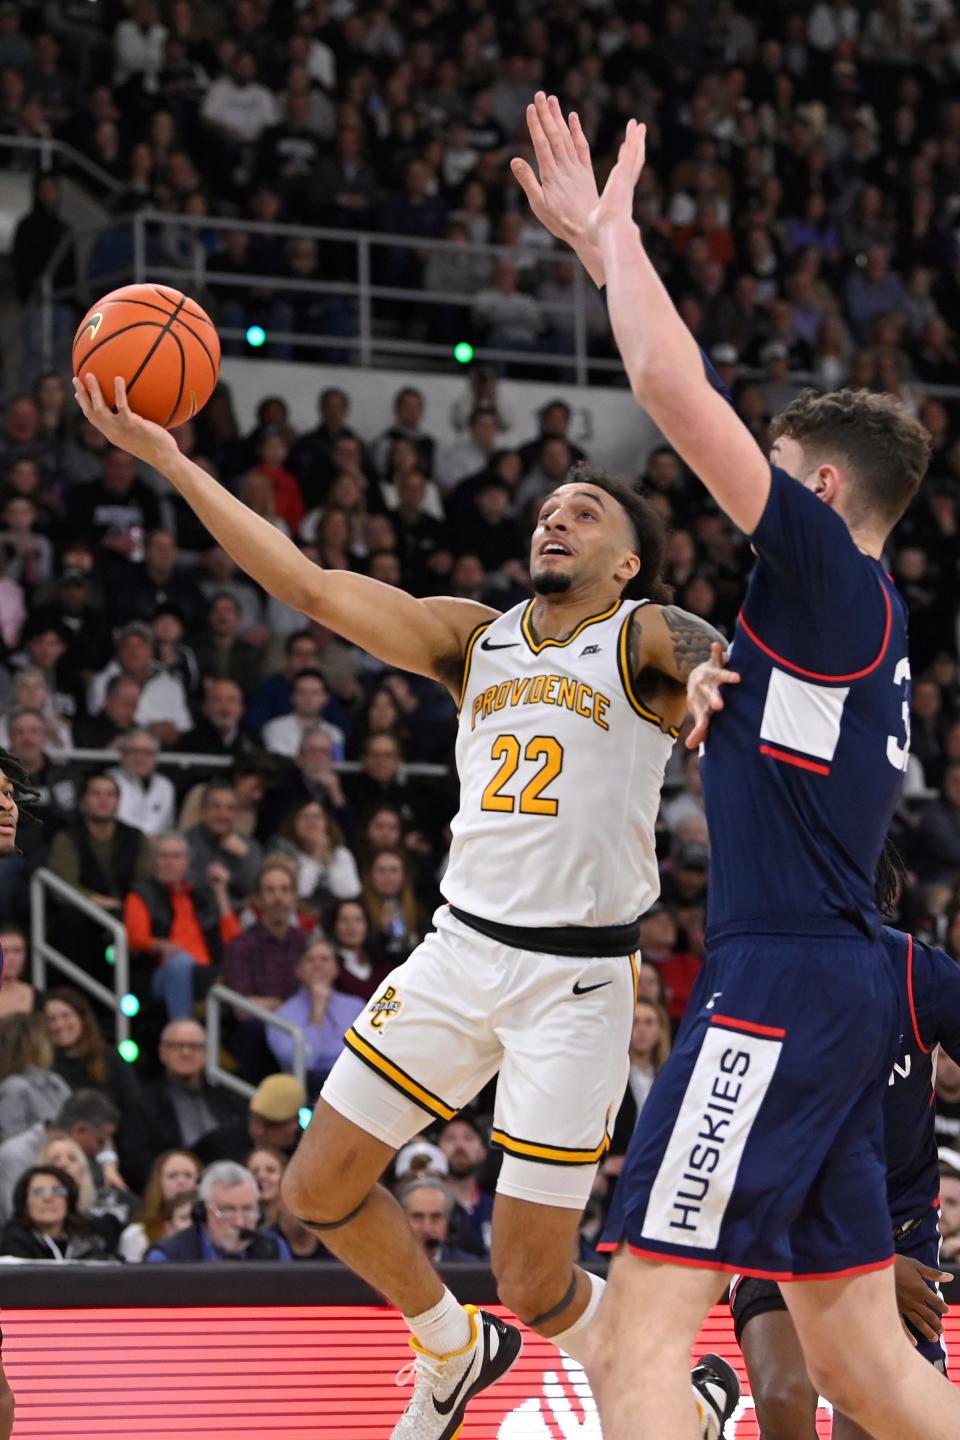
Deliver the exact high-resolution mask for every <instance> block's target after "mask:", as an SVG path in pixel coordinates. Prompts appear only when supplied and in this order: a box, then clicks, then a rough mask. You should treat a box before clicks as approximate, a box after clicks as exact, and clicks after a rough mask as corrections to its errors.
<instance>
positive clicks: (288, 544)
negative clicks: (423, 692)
mask: <svg viewBox="0 0 960 1440" xmlns="http://www.w3.org/2000/svg"><path fill="white" fill-rule="evenodd" d="M74 389H75V391H76V396H77V400H78V402H79V404H80V408H81V409H82V410H83V413H84V415H85V416H86V417H87V419H88V420H89V421H90V423H91V424H92V425H95V426H96V427H97V429H98V430H100V431H102V433H103V434H104V435H105V436H106V437H107V439H108V440H109V441H110V442H111V444H113V445H117V446H119V447H120V448H121V449H123V450H128V451H129V452H130V453H131V454H132V455H136V456H137V457H138V458H139V459H141V460H144V461H145V462H146V463H147V464H148V465H152V466H153V468H154V469H155V470H158V471H159V472H160V474H161V475H164V476H166V478H167V479H168V480H169V481H170V483H171V485H173V486H174V487H175V488H176V489H177V490H178V491H179V492H180V494H181V495H182V496H183V498H184V499H185V500H186V501H187V503H188V505H189V506H190V507H191V509H192V510H193V511H194V512H195V513H196V515H197V516H198V518H199V519H200V520H201V521H202V522H203V524H204V525H205V526H206V527H207V529H208V530H209V531H210V534H211V535H212V536H213V537H214V539H215V540H216V541H217V542H218V544H220V545H222V546H223V548H224V550H226V551H227V553H228V554H229V555H230V556H231V557H232V558H233V560H235V561H236V563H237V565H239V566H240V568H241V569H242V570H244V571H245V572H246V574H248V575H250V576H251V577H252V578H253V579H254V580H256V581H257V583H258V584H260V585H262V586H263V588H264V589H265V590H267V591H268V592H269V593H270V594H271V595H275V596H276V598H277V599H278V600H282V601H283V602H284V603H285V604H287V605H289V606H291V607H292V608H293V609H294V610H299V611H301V612H302V613H303V614H304V615H307V616H309V617H310V619H312V620H317V621H319V622H320V623H321V624H322V625H326V626H327V627H328V628H329V629H330V630H334V631H335V632H336V633H337V634H338V635H342V636H343V638H344V639H345V640H349V641H351V642H352V643H353V644H354V645H359V646H360V647H361V648H362V649H364V650H367V651H369V652H370V654H371V655H376V656H377V658H378V659H380V660H383V661H384V662H385V664H387V665H395V666H396V667H397V668H398V669H401V670H412V671H414V672H415V673H416V674H418V675H427V676H429V677H430V678H431V679H434V680H439V681H440V682H441V683H442V684H444V685H446V686H447V688H448V689H449V690H450V691H451V692H452V693H453V694H454V695H456V694H457V693H458V691H459V687H460V679H461V673H462V668H463V656H464V653H465V651H466V646H467V641H468V639H469V636H470V634H471V632H472V631H473V630H474V629H475V628H476V626H477V625H479V624H481V623H482V622H483V621H484V620H490V619H492V618H494V617H495V616H496V613H497V612H496V611H495V610H490V609H488V607H487V606H485V605H478V604H476V603H475V602H473V601H470V600H455V599H428V600H417V599H415V598H414V597H413V596H412V595H408V594H407V593H406V592H405V591H403V590H398V589H395V588H394V587H392V586H390V585H383V584H381V583H380V582H379V581H377V580H370V579H368V578H367V577H366V576H364V575H353V574H350V573H348V572H345V571H342V570H323V569H321V567H320V566H319V565H315V564H314V563H313V561H311V560H309V559H308V558H307V557H306V556H305V555H304V554H302V552H301V551H300V550H298V549H297V547H296V545H294V544H293V542H292V541H291V540H290V539H289V538H288V537H287V536H286V535H283V534H281V533H280V531H279V530H277V529H276V527H275V526H273V525H271V524H270V522H269V521H267V520H264V519H263V518H262V516H259V515H256V514H254V512H253V511H252V510H249V509H248V508H247V507H246V505H244V504H243V503H242V501H240V500H238V499H237V498H236V496H234V495H231V494H230V492H229V491H228V490H226V489H224V487H223V486H222V485H220V484H219V482H218V481H217V480H215V479H214V478H213V477H212V476H211V475H208V474H207V473H206V471H205V470H201V469H200V467H199V465H195V464H194V463H193V461H192V460H188V459H187V458H186V456H185V455H181V453H180V451H179V450H178V448H177V444H176V441H175V440H174V438H173V436H172V435H170V434H169V433H168V432H167V431H166V430H163V429H161V427H160V426H159V425H154V424H152V423H151V422H150V421H149V420H144V419H143V418H142V417H141V416H139V415H135V414H134V413H133V411H131V410H130V408H129V406H128V404H127V398H126V391H125V387H124V384H123V381H122V380H119V379H118V380H117V382H116V398H117V410H116V413H114V412H113V411H111V410H110V409H109V407H108V406H107V405H106V404H105V402H104V399H103V396H102V395H101V393H100V387H99V386H98V385H97V382H96V380H95V378H94V377H93V376H92V375H88V376H86V377H84V379H83V380H81V379H75V380H74Z"/></svg>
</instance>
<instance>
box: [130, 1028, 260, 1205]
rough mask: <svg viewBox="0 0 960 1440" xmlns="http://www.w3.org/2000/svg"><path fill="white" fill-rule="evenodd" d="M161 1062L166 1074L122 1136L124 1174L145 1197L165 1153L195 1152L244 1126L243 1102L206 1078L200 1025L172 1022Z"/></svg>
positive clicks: (144, 1098)
mask: <svg viewBox="0 0 960 1440" xmlns="http://www.w3.org/2000/svg"><path fill="white" fill-rule="evenodd" d="M160 1062H161V1064H162V1065H163V1074H162V1075H161V1076H160V1079H159V1080H155V1081H154V1082H153V1083H152V1084H151V1085H147V1086H145V1087H144V1090H143V1096H142V1099H141V1102H140V1105H139V1106H138V1107H137V1111H136V1114H135V1116H134V1117H133V1119H132V1120H131V1122H130V1124H129V1125H125V1126H124V1133H123V1135H122V1136H121V1142H122V1143H121V1146H120V1148H121V1150H122V1152H123V1158H124V1174H125V1175H126V1176H127V1178H128V1179H129V1181H130V1184H131V1185H132V1186H133V1188H134V1189H135V1190H138V1191H141V1192H142V1190H143V1186H144V1185H145V1184H146V1180H147V1176H148V1175H149V1173H150V1166H151V1165H152V1164H153V1161H154V1159H155V1157H156V1156H157V1155H159V1154H161V1152H162V1151H164V1150H193V1149H194V1148H195V1146H196V1144H197V1142H198V1141H199V1140H201V1139H202V1138H203V1136H204V1135H206V1134H208V1133H209V1132H210V1131H211V1130H216V1129H218V1128H219V1127H220V1126H222V1125H228V1124H230V1123H231V1122H234V1121H243V1119H244V1117H245V1115H246V1106H245V1105H244V1102H243V1099H242V1098H241V1097H240V1096H238V1095H235V1094H234V1093H233V1091H232V1090H228V1089H227V1087H226V1086H225V1085H215V1084H213V1083H212V1082H211V1081H210V1080H208V1079H207V1077H206V1075H205V1074H204V1071H205V1069H206V1063H207V1047H206V1035H205V1032H204V1029H203V1026H202V1025H199V1024H198V1023H197V1022H196V1020H171V1021H170V1023H169V1024H168V1025H166V1026H165V1027H164V1029H163V1031H162V1032H161V1035H160Z"/></svg>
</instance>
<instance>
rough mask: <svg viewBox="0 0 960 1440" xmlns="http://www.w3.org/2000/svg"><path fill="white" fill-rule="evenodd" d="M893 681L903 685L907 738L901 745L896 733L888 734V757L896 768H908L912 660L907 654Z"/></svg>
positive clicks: (898, 666) (894, 674) (901, 661)
mask: <svg viewBox="0 0 960 1440" xmlns="http://www.w3.org/2000/svg"><path fill="white" fill-rule="evenodd" d="M893 683H894V685H902V686H903V729H904V732H905V736H906V738H905V740H904V743H903V744H902V745H901V744H900V741H899V740H898V739H897V737H896V735H888V736H887V759H888V760H889V761H890V764H891V765H892V766H893V768H894V770H906V768H907V760H908V759H909V757H910V661H909V660H908V659H907V658H906V656H904V658H903V659H902V660H900V661H899V662H898V664H897V668H896V670H895V671H894V672H893Z"/></svg>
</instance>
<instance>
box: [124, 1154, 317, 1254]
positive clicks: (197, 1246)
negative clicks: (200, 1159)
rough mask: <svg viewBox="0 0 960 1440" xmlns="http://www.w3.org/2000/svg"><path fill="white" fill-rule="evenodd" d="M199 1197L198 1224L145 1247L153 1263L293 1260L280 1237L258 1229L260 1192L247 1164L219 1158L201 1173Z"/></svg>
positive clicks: (285, 1243)
mask: <svg viewBox="0 0 960 1440" xmlns="http://www.w3.org/2000/svg"><path fill="white" fill-rule="evenodd" d="M199 1191H200V1200H199V1202H198V1204H197V1205H196V1207H195V1208H194V1213H193V1220H194V1223H193V1224H192V1225H191V1226H190V1228H189V1229H188V1230H181V1231H180V1232H179V1233H178V1234H176V1235H171V1236H170V1237H169V1238H168V1239H166V1240H161V1241H160V1242H159V1244H157V1245H153V1246H151V1247H150V1249H149V1250H148V1251H147V1253H146V1256H145V1259H146V1260H147V1261H148V1262H150V1263H163V1262H168V1261H172V1262H174V1263H176V1264H178V1265H183V1264H190V1263H195V1262H198V1261H199V1262H200V1263H201V1264H210V1263H212V1262H213V1261H216V1260H290V1259H291V1258H292V1257H291V1255H290V1251H289V1249H288V1247H287V1242H286V1241H285V1240H284V1239H283V1237H282V1235H276V1234H272V1233H270V1232H268V1231H265V1230H260V1229H258V1228H257V1227H258V1226H259V1224H260V1192H259V1189H258V1187H257V1182H256V1180H255V1179H254V1178H253V1176H252V1175H251V1173H250V1171H249V1170H248V1169H247V1168H246V1166H244V1165H236V1164H235V1163H234V1162H233V1161H232V1160H218V1161H216V1163H215V1164H213V1165H208V1166H207V1168H206V1170H204V1172H203V1174H202V1175H201V1176H200V1185H199Z"/></svg>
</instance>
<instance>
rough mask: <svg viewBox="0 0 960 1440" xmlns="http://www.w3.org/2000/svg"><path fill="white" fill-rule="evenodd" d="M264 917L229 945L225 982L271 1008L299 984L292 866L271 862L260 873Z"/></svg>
mask: <svg viewBox="0 0 960 1440" xmlns="http://www.w3.org/2000/svg"><path fill="white" fill-rule="evenodd" d="M256 902H257V909H258V911H259V914H260V919H259V920H258V921H257V922H256V923H255V924H254V925H251V926H249V927H248V928H247V929H246V930H244V931H242V932H241V934H239V935H238V936H237V937H236V938H235V939H233V940H231V941H230V944H229V945H228V946H227V947H226V951H225V954H224V962H223V983H224V984H225V985H227V986H229V988H230V989H231V990H236V991H237V993H238V994H239V995H244V996H246V997H247V998H248V999H250V1000H253V1001H254V1002H255V1003H256V1004H257V1005H262V1006H263V1007H264V1008H265V1009H267V1010H275V1009H276V1008H277V1006H278V1005H279V1004H280V1002H281V1001H282V1000H287V999H289V997H290V996H291V995H292V994H293V993H294V991H295V990H296V988H297V980H296V967H297V960H298V958H299V956H300V952H301V950H302V949H303V944H304V935H303V931H302V930H301V929H300V927H299V926H298V925H297V924H295V922H294V919H293V916H294V914H295V907H296V889H295V886H294V879H293V876H292V875H291V872H290V869H289V868H288V867H287V866H286V865H285V864H281V863H279V862H275V861H272V860H268V861H267V862H266V863H265V864H264V865H263V867H262V869H261V870H260V873H259V874H258V876H257V884H256Z"/></svg>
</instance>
